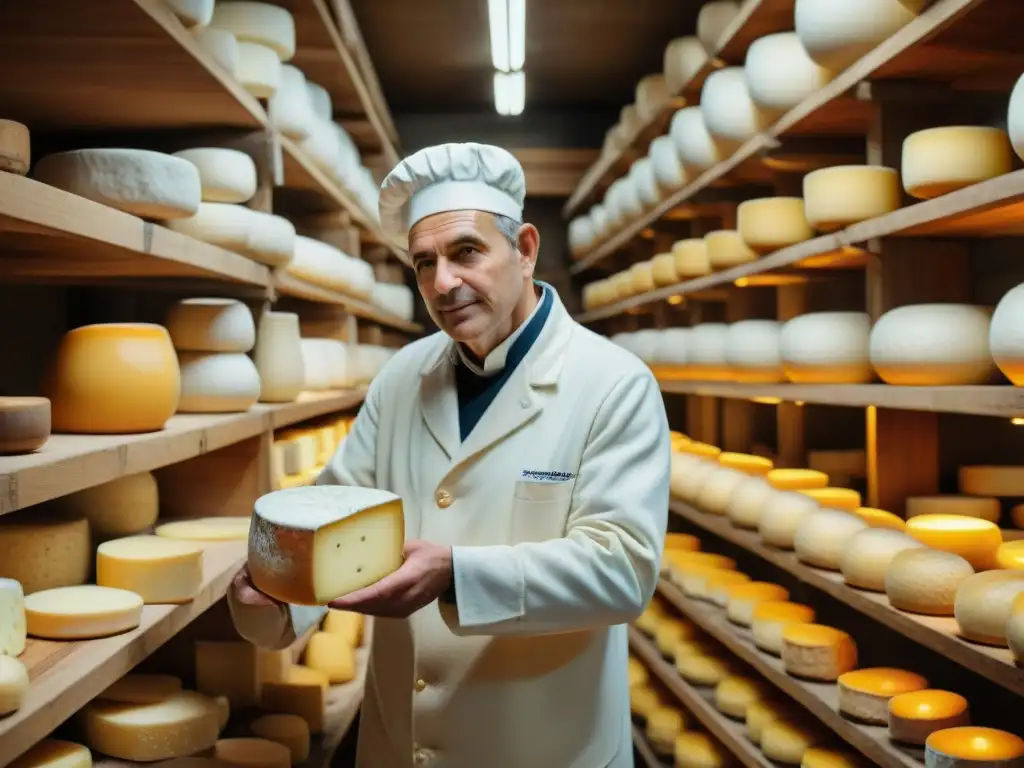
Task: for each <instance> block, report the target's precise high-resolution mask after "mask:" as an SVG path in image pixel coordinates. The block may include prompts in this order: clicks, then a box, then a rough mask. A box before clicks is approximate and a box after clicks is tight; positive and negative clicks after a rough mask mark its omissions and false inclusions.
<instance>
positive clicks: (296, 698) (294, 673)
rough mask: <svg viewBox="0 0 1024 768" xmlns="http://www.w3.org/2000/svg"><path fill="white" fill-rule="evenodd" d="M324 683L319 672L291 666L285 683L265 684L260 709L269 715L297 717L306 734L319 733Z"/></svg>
mask: <svg viewBox="0 0 1024 768" xmlns="http://www.w3.org/2000/svg"><path fill="white" fill-rule="evenodd" d="M327 689H328V682H327V677H326V676H325V675H324V673H323V672H320V671H318V670H314V669H310V668H309V667H304V666H300V665H295V666H294V667H292V668H291V669H289V670H288V679H287V680H284V681H283V682H280V683H266V684H264V685H263V688H262V690H261V692H260V706H261V707H262V708H263V709H264V710H267V711H270V712H279V713H282V714H291V715H298V716H299V717H301V718H302V719H303V720H305V721H306V725H308V726H309V732H310V733H322V732H323V729H324V706H325V704H326V696H327Z"/></svg>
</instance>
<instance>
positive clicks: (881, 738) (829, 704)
mask: <svg viewBox="0 0 1024 768" xmlns="http://www.w3.org/2000/svg"><path fill="white" fill-rule="evenodd" d="M658 593H659V594H661V595H662V596H663V597H664V598H665V599H666V600H668V602H669V603H671V604H672V605H673V606H675V608H676V609H677V610H678V611H679V612H680V613H681V614H683V615H684V616H686V617H687V618H689V619H690V620H691V621H692V622H693V623H694V624H696V625H697V626H698V627H700V628H701V629H703V630H704V631H705V632H707V633H708V634H709V635H711V636H712V637H714V638H715V639H716V640H718V641H719V642H720V643H722V645H724V646H726V647H727V648H728V649H729V650H730V651H732V652H733V653H734V654H736V656H738V657H739V658H740V659H742V660H743V661H745V662H747V663H748V664H749V665H750V666H751V667H753V668H754V669H755V670H757V671H758V672H760V673H761V675H763V676H764V677H765V678H766V679H767V680H768V681H769V682H770V683H772V684H773V685H774V686H775V687H776V688H778V689H779V690H781V691H782V692H783V693H785V694H786V695H788V696H789V697H790V698H791V699H793V700H794V701H796V702H798V703H799V704H801V705H802V706H803V707H804V708H805V709H807V710H808V711H809V712H810V713H811V714H812V715H814V716H815V717H816V718H818V720H820V721H821V722H822V724H823V725H825V726H826V727H828V728H829V729H830V730H832V731H833V732H835V734H836V735H837V736H839V737H840V738H842V739H843V740H844V741H846V742H847V743H849V744H850V746H852V747H854V748H855V749H857V750H858V751H860V752H862V753H863V754H864V755H865V756H866V757H868V758H869V759H870V760H871V761H872V762H874V763H875V765H880V766H883V767H884V768H921V766H923V765H924V759H923V750H920V749H911V748H907V747H903V746H899V745H897V744H895V743H894V742H892V741H891V740H890V739H889V729H888V728H885V727H881V726H874V725H862V724H859V723H854V722H852V721H850V720H847V719H846V718H844V717H843V716H842V715H840V714H839V693H838V690H837V688H836V685H835V683H816V682H809V681H805V680H798V679H797V678H795V677H790V676H789V675H788V674H786V672H785V670H784V669H783V667H782V660H781V659H779V658H776V657H774V656H769V655H767V654H764V653H761V651H759V650H758V649H757V647H756V646H755V645H754V641H753V639H752V638H751V636H750V632H749V631H748V630H746V629H745V628H743V627H739V626H736V625H734V624H732V623H731V622H729V621H728V620H727V619H726V617H725V611H724V610H723V609H721V608H719V607H717V606H714V605H711V604H710V603H700V602H698V601H696V600H691V599H689V598H688V597H686V596H685V595H684V594H683V593H682V592H681V591H680V590H679V589H678V588H676V587H675V586H673V585H672V584H670V583H668V582H667V581H665V580H664V579H662V580H661V581H660V582H659V583H658Z"/></svg>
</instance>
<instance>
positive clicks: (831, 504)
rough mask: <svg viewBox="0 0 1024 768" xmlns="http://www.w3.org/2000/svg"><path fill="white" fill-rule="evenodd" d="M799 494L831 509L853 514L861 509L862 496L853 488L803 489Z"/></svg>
mask: <svg viewBox="0 0 1024 768" xmlns="http://www.w3.org/2000/svg"><path fill="white" fill-rule="evenodd" d="M797 493H802V494H803V495H804V496H809V497H810V498H812V499H814V500H815V501H816V502H818V504H820V505H821V506H823V507H828V508H829V509H841V510H844V511H846V512H853V511H854V510H855V509H859V508H860V494H859V493H858V492H857V491H855V490H853V489H852V488H803V489H801V490H799V491H797Z"/></svg>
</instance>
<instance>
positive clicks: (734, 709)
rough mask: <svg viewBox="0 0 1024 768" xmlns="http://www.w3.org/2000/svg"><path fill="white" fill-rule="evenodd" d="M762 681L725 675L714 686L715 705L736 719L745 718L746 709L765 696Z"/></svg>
mask: <svg viewBox="0 0 1024 768" xmlns="http://www.w3.org/2000/svg"><path fill="white" fill-rule="evenodd" d="M766 690H767V689H766V688H765V685H764V683H762V682H760V681H758V680H753V679H750V678H746V677H739V676H733V677H727V678H725V680H723V681H722V682H720V683H719V684H718V687H717V688H715V707H717V709H718V711H719V712H721V713H722V714H724V715H728V716H729V717H732V718H735V719H737V720H746V719H747V709H748V708H749V707H750V705H751V704H753V703H754V702H755V701H760V700H761V699H762V698H764V696H765V692H766Z"/></svg>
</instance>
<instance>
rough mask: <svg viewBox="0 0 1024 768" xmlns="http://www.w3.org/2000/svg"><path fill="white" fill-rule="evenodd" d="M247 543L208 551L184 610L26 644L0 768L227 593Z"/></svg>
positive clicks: (158, 608)
mask: <svg viewBox="0 0 1024 768" xmlns="http://www.w3.org/2000/svg"><path fill="white" fill-rule="evenodd" d="M246 550H247V545H246V543H245V542H227V543H224V544H213V545H210V546H207V547H206V548H205V551H204V552H203V586H202V589H201V590H200V592H199V594H198V595H197V596H196V597H195V599H193V600H192V601H191V602H189V603H185V604H183V605H147V606H145V607H144V608H143V610H142V623H141V624H140V625H139V627H138V628H136V629H134V630H132V631H131V632H126V633H124V634H120V635H115V636H113V637H107V638H102V639H99V640H85V641H77V642H54V641H46V640H29V642H28V646H27V647H26V649H25V652H24V653H23V654H22V655H21V657H20V659H21V660H22V661H23V662H24V663H25V666H26V667H28V670H29V677H30V680H31V684H30V685H29V690H28V695H27V697H26V699H25V702H24V704H23V705H22V707H21V709H19V710H18V711H17V712H15V713H14V714H12V715H10V716H9V717H6V718H4V719H2V720H0V765H6V764H8V763H10V762H11V761H12V760H13V759H14V758H16V757H17V756H18V755H20V754H22V753H23V752H24V751H25V750H27V749H28V748H29V747H31V746H32V745H33V744H35V743H36V742H37V741H39V740H40V739H42V738H44V737H46V736H47V735H48V734H49V733H50V732H52V731H53V730H54V729H55V728H56V727H57V726H59V725H60V724H61V723H63V722H64V721H65V720H67V719H68V718H69V717H71V716H72V715H73V714H75V712H77V711H78V710H79V709H81V708H82V707H83V706H84V705H85V704H87V703H88V702H89V701H90V700H92V699H93V698H94V697H95V696H96V695H97V694H99V693H101V692H102V691H103V690H105V689H106V688H107V687H108V686H109V685H111V684H112V683H113V682H114V681H116V680H118V679H120V678H121V677H122V676H123V675H125V674H126V673H127V672H129V671H130V670H131V669H132V668H133V667H134V666H135V665H136V664H138V663H139V662H140V661H142V660H143V659H144V658H146V657H147V656H149V655H150V654H151V653H153V651H155V650H156V649H157V648H159V647H160V646H161V645H163V644H164V643H165V642H167V641H168V640H169V639H170V638H171V637H173V636H174V635H176V634H177V633H178V632H180V631H181V630H182V628H184V627H185V626H186V625H187V624H189V623H191V622H192V621H193V620H194V619H196V618H197V617H198V616H199V615H200V614H202V613H203V612H204V611H206V610H207V609H208V608H210V606H212V605H213V604H214V603H216V602H217V601H218V600H220V599H221V598H222V597H223V596H224V594H225V592H226V591H227V588H228V585H229V584H230V583H231V579H232V577H233V576H234V575H235V573H236V572H237V570H238V569H239V568H240V567H241V566H242V564H243V563H244V562H245V558H246Z"/></svg>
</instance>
